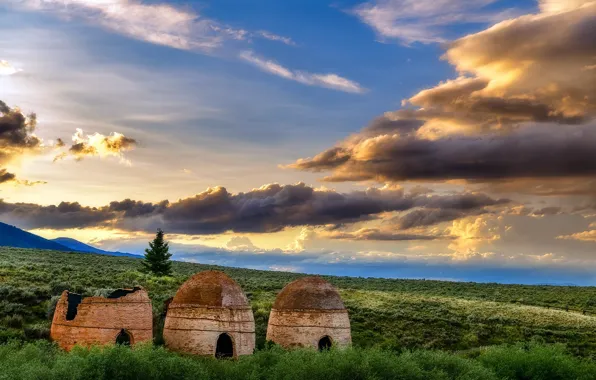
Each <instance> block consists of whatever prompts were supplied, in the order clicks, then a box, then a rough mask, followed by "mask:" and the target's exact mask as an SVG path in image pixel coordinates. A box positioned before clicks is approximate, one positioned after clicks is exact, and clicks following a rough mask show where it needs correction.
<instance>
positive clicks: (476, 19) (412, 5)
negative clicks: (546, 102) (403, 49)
mask: <svg viewBox="0 0 596 380" xmlns="http://www.w3.org/2000/svg"><path fill="white" fill-rule="evenodd" d="M552 1H555V0H552ZM494 2H496V0H467V1H462V0H373V1H369V2H367V3H363V4H360V5H359V6H357V7H356V8H354V9H353V10H352V13H354V14H355V15H356V16H358V18H360V20H361V21H362V22H364V23H365V24H367V25H369V26H370V27H371V28H373V29H374V30H375V32H377V34H378V35H379V36H380V37H381V38H382V39H396V40H399V41H401V42H403V43H405V44H411V43H414V42H421V43H426V44H427V43H434V42H444V41H445V40H446V39H445V37H444V34H445V28H446V27H447V26H449V25H454V24H470V23H493V22H497V21H500V20H503V19H505V18H508V17H512V16H513V13H512V12H511V11H503V12H497V13H495V12H489V11H486V10H483V8H484V7H485V6H487V5H490V4H491V3H494Z"/></svg>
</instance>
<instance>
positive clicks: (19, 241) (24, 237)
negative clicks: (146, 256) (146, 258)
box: [0, 222, 140, 257]
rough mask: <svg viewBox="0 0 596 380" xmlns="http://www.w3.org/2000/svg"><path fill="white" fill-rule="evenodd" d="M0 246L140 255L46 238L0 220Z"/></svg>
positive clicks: (72, 240)
mask: <svg viewBox="0 0 596 380" xmlns="http://www.w3.org/2000/svg"><path fill="white" fill-rule="evenodd" d="M0 246H4V247H15V248H32V249H50V250H54V251H68V252H71V251H72V252H81V253H96V254H99V255H110V256H128V257H140V256H139V255H133V254H131V253H124V252H109V251H104V250H101V249H99V248H95V247H93V246H90V245H87V244H84V243H81V242H80V241H78V240H75V239H71V238H57V239H53V240H48V239H45V238H42V237H41V236H37V235H35V234H32V233H30V232H27V231H25V230H22V229H20V228H18V227H15V226H11V225H9V224H6V223H2V222H0Z"/></svg>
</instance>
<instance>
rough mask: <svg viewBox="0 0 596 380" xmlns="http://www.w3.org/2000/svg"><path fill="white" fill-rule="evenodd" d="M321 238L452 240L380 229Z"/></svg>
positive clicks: (326, 234)
mask: <svg viewBox="0 0 596 380" xmlns="http://www.w3.org/2000/svg"><path fill="white" fill-rule="evenodd" d="M319 236H322V237H326V238H329V239H337V240H375V241H412V240H438V239H451V237H450V236H448V235H423V234H408V233H400V232H395V231H387V230H382V229H378V228H363V229H360V230H358V231H354V232H328V233H322V234H319Z"/></svg>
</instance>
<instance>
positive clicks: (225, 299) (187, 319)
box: [163, 270, 255, 357]
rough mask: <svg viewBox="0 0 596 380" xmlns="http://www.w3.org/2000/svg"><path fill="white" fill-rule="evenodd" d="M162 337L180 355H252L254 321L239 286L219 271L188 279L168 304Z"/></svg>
mask: <svg viewBox="0 0 596 380" xmlns="http://www.w3.org/2000/svg"><path fill="white" fill-rule="evenodd" d="M163 337H164V341H165V343H166V347H168V348H169V349H170V350H173V351H177V352H184V353H188V354H194V355H205V356H215V357H238V356H240V355H250V354H252V353H253V351H254V349H255V320H254V316H253V314H252V308H251V307H250V305H249V304H248V300H247V299H246V296H245V295H244V292H243V291H242V289H241V288H240V286H239V285H238V284H237V283H236V282H235V281H234V280H232V279H231V278H230V277H228V275H226V274H225V273H223V272H219V271H213V270H211V271H205V272H201V273H197V274H195V275H194V276H192V277H191V278H189V279H188V280H187V281H186V282H185V283H184V284H182V286H181V287H180V288H179V289H178V291H177V292H176V295H175V296H174V298H173V299H172V302H171V303H170V304H169V305H168V309H167V313H166V320H165V324H164V330H163Z"/></svg>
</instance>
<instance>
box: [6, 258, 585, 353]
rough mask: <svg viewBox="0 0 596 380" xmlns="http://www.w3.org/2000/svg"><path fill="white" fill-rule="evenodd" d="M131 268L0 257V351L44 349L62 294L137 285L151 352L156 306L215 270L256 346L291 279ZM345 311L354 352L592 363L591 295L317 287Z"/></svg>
mask: <svg viewBox="0 0 596 380" xmlns="http://www.w3.org/2000/svg"><path fill="white" fill-rule="evenodd" d="M139 268H140V262H139V261H138V260H136V259H131V258H123V257H110V256H101V255H91V254H78V253H64V252H54V251H36V250H27V249H15V248H2V247H0V343H4V342H7V341H9V340H12V339H17V340H21V341H34V340H37V339H45V338H47V337H48V335H49V327H50V322H51V318H52V313H53V307H54V305H55V302H56V300H57V298H58V295H59V294H60V293H61V292H62V291H63V290H65V289H68V290H71V291H74V292H79V293H82V294H84V295H86V296H88V295H101V294H106V293H107V292H108V291H109V290H111V289H115V288H119V287H132V286H134V285H141V286H143V287H145V288H146V289H147V290H148V291H149V295H150V297H151V298H152V301H153V308H154V316H155V321H154V322H155V343H156V344H157V345H160V344H161V343H162V338H161V329H162V326H163V318H162V310H163V301H165V300H166V299H167V298H169V297H171V296H173V295H174V293H175V292H176V289H177V288H178V287H179V286H180V284H182V283H183V282H184V281H185V280H186V279H187V278H188V277H189V276H191V275H192V274H194V273H196V272H199V271H202V270H205V269H214V268H215V269H220V270H223V271H225V272H226V273H228V274H229V275H230V276H231V277H233V278H234V279H235V280H236V281H238V283H239V284H240V285H241V286H242V287H243V289H244V290H245V292H246V293H247V296H248V297H249V299H250V302H251V305H252V307H253V310H254V314H255V321H256V325H257V346H258V348H263V347H264V346H265V332H266V329H267V319H268V316H269V311H270V309H271V306H272V304H273V301H274V300H275V296H276V294H277V292H279V290H281V288H282V287H283V286H284V285H286V284H287V283H288V282H290V281H292V280H294V279H296V278H298V277H299V276H301V275H299V274H293V273H285V272H268V271H255V270H248V269H238V268H223V267H214V266H208V265H200V264H193V263H183V262H175V263H174V275H173V276H172V277H164V278H158V277H154V276H151V275H147V274H143V273H141V272H139ZM326 279H327V280H329V281H330V282H331V283H333V284H334V285H335V286H336V287H337V288H338V289H339V290H340V292H341V295H342V297H343V299H344V302H345V304H346V306H347V308H348V310H349V313H350V319H351V323H352V334H353V343H354V346H355V347H356V348H378V349H384V350H391V351H395V352H402V351H403V350H405V349H440V350H445V351H452V352H458V353H463V354H467V355H474V353H475V352H476V351H477V349H478V348H479V347H483V346H489V345H498V344H504V343H506V344H511V343H516V342H529V341H538V342H545V343H564V344H566V347H567V350H568V352H570V353H571V354H573V355H576V356H583V357H588V358H592V357H596V288H593V287H555V286H525V285H498V284H476V283H456V282H441V281H428V280H426V281H425V280H387V279H366V278H350V277H326Z"/></svg>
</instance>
